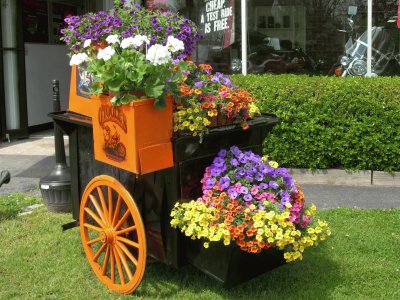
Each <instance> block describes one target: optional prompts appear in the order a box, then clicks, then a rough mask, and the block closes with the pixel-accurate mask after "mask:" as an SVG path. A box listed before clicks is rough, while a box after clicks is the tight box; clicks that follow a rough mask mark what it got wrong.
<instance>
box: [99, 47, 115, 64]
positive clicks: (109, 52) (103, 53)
mask: <svg viewBox="0 0 400 300" xmlns="http://www.w3.org/2000/svg"><path fill="white" fill-rule="evenodd" d="M114 54H115V50H114V49H113V48H112V47H111V46H108V47H106V48H104V49H99V52H98V53H97V58H98V59H104V61H107V60H109V59H110V58H111V56H113V55H114Z"/></svg>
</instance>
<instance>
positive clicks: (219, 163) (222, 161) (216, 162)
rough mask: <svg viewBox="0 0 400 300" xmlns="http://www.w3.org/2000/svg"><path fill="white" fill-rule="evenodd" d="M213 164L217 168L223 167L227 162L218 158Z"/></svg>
mask: <svg viewBox="0 0 400 300" xmlns="http://www.w3.org/2000/svg"><path fill="white" fill-rule="evenodd" d="M213 163H214V165H216V166H217V167H222V165H223V164H224V163H225V160H224V159H223V158H221V157H220V156H217V157H216V158H214V161H213Z"/></svg>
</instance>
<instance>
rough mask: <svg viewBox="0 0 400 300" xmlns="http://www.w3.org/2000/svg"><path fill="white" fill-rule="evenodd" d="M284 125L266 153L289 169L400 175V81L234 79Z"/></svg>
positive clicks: (275, 131) (269, 140) (271, 137)
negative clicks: (336, 170) (327, 169)
mask: <svg viewBox="0 0 400 300" xmlns="http://www.w3.org/2000/svg"><path fill="white" fill-rule="evenodd" d="M233 80H234V81H235V83H237V84H240V86H241V87H243V88H245V89H248V91H249V92H250V93H252V94H253V95H254V96H255V97H256V98H257V101H258V105H259V107H260V109H261V111H263V112H266V113H273V114H276V115H277V116H278V117H279V119H280V123H279V124H278V125H277V126H275V127H274V129H273V130H272V132H271V133H270V134H269V136H268V137H267V139H266V141H265V143H264V153H265V154H268V155H270V156H271V157H272V158H273V159H274V160H277V161H278V162H280V164H281V165H284V166H286V167H295V168H310V169H317V168H319V169H326V168H345V169H349V170H381V171H388V172H394V171H400V77H392V78H391V77H376V78H358V77H348V78H337V77H309V76H305V75H248V76H245V77H244V76H241V75H235V76H233Z"/></svg>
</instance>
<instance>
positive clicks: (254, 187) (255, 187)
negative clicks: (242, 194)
mask: <svg viewBox="0 0 400 300" xmlns="http://www.w3.org/2000/svg"><path fill="white" fill-rule="evenodd" d="M250 193H251V194H252V195H253V196H254V195H256V194H257V193H258V186H257V185H254V186H253V187H252V188H251V190H250Z"/></svg>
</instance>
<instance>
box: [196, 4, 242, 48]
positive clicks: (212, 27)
mask: <svg viewBox="0 0 400 300" xmlns="http://www.w3.org/2000/svg"><path fill="white" fill-rule="evenodd" d="M200 11H201V14H200V24H201V25H202V31H203V34H204V36H205V37H206V38H208V39H210V40H213V41H220V42H222V44H223V47H224V48H225V47H228V46H229V45H231V44H232V43H233V41H234V32H235V31H234V23H235V22H234V18H235V0H204V5H203V7H202V8H201V10H200Z"/></svg>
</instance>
